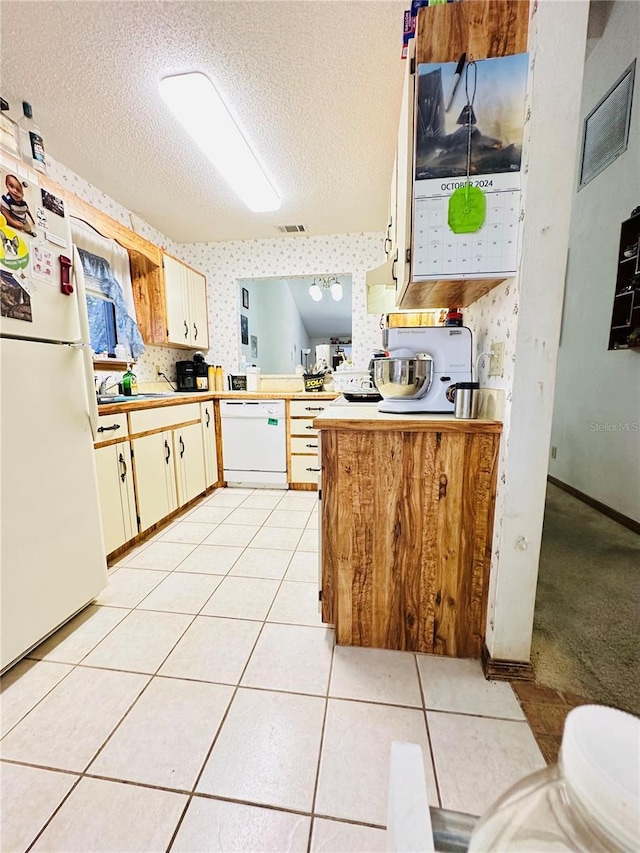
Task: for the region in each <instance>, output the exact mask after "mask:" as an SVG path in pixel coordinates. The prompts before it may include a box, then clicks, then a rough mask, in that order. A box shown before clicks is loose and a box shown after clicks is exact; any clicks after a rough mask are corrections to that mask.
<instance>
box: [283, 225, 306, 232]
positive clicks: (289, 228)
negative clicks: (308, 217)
mask: <svg viewBox="0 0 640 853" xmlns="http://www.w3.org/2000/svg"><path fill="white" fill-rule="evenodd" d="M276 230H277V231H279V232H280V234H306V233H307V231H308V230H309V229H308V228H307V226H306V225H276Z"/></svg>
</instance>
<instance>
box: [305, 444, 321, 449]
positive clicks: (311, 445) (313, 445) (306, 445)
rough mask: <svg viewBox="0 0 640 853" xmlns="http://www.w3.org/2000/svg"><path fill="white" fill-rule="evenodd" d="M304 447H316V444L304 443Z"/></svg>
mask: <svg viewBox="0 0 640 853" xmlns="http://www.w3.org/2000/svg"><path fill="white" fill-rule="evenodd" d="M305 447H316V448H317V447H318V445H317V444H305Z"/></svg>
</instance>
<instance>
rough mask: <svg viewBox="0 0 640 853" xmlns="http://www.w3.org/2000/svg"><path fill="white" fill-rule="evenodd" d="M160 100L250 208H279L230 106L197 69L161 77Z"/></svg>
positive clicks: (275, 193) (262, 210) (267, 209)
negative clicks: (187, 72)
mask: <svg viewBox="0 0 640 853" xmlns="http://www.w3.org/2000/svg"><path fill="white" fill-rule="evenodd" d="M159 88H160V94H161V96H162V99H163V100H164V102H165V103H166V104H167V106H168V107H169V109H170V110H171V111H172V112H173V114H174V115H175V117H176V118H177V119H178V121H179V122H180V123H181V124H182V125H183V127H184V129H185V130H186V131H187V133H188V134H189V135H190V136H191V137H193V139H194V140H195V141H196V143H197V144H198V145H199V147H200V148H201V149H202V151H204V153H205V154H206V155H207V157H208V158H209V159H210V160H211V162H212V163H213V165H214V166H215V167H216V169H217V170H218V172H219V173H220V174H221V175H222V177H223V178H224V179H225V181H226V182H227V183H228V184H229V186H230V187H231V189H232V190H233V191H234V192H235V193H237V195H239V196H240V198H241V199H242V201H243V202H244V203H245V204H246V205H247V207H248V208H249V210H252V211H253V212H254V213H265V212H267V211H270V210H278V209H279V207H280V204H281V199H280V196H279V194H278V192H277V190H276V189H275V187H274V186H273V184H272V183H271V181H270V179H269V177H268V176H267V175H266V173H265V171H264V169H263V168H262V166H261V165H260V163H259V162H258V158H257V157H256V155H255V154H254V152H253V150H252V149H251V147H250V146H249V143H248V142H247V140H246V139H245V136H244V134H243V132H242V130H241V129H240V127H238V125H237V124H236V121H235V119H234V118H233V116H232V115H231V112H230V111H229V108H228V107H227V105H226V104H225V102H224V101H223V100H222V98H221V97H220V95H219V93H218V92H217V91H216V89H215V87H214V85H213V83H212V82H211V80H209V78H208V77H207V76H206V75H205V74H202V73H200V72H192V73H189V74H178V75H176V76H172V77H164V78H163V79H162V80H161V81H160V84H159Z"/></svg>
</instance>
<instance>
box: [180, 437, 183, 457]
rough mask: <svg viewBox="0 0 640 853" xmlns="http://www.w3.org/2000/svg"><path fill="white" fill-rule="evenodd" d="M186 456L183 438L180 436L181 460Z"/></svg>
mask: <svg viewBox="0 0 640 853" xmlns="http://www.w3.org/2000/svg"><path fill="white" fill-rule="evenodd" d="M183 456H184V441H183V440H182V436H180V459H182V457H183Z"/></svg>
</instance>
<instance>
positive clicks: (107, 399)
mask: <svg viewBox="0 0 640 853" xmlns="http://www.w3.org/2000/svg"><path fill="white" fill-rule="evenodd" d="M175 396H177V392H175V391H166V392H159V393H155V394H134V395H132V396H131V397H125V395H124V394H104V395H99V396H98V405H99V406H104V405H106V404H107V403H135V401H136V400H154V399H159V398H161V397H175Z"/></svg>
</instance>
